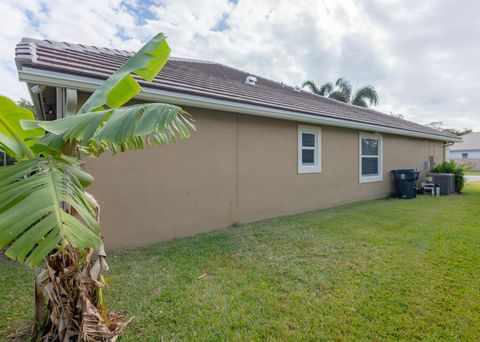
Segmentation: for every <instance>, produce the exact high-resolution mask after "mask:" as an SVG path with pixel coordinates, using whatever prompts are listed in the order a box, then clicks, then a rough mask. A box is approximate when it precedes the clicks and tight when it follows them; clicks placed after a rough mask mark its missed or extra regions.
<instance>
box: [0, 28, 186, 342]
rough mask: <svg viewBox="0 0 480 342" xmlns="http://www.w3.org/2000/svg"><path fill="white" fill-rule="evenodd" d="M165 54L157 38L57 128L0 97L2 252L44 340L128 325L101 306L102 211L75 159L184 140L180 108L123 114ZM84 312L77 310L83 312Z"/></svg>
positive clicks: (135, 108) (158, 106)
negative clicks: (16, 269)
mask: <svg viewBox="0 0 480 342" xmlns="http://www.w3.org/2000/svg"><path fill="white" fill-rule="evenodd" d="M169 55H170V48H169V46H168V44H167V42H166V40H165V36H164V35H163V34H162V33H160V34H158V35H156V36H155V37H153V38H152V39H151V40H150V41H149V42H147V44H145V46H143V47H142V48H141V49H140V50H139V51H138V52H137V53H136V54H134V55H133V56H132V57H131V58H130V59H129V60H128V61H127V62H126V63H125V64H124V65H123V66H122V67H120V69H118V70H117V71H116V72H115V73H114V74H113V75H111V76H110V77H109V78H108V79H107V80H106V81H105V82H103V84H101V85H100V86H99V87H98V88H97V89H96V90H95V92H94V93H93V94H92V95H91V96H90V97H89V98H88V100H87V101H86V102H85V103H84V104H83V106H82V107H81V108H80V109H79V110H78V113H76V114H75V115H72V116H68V117H66V118H62V119H57V120H54V121H37V120H35V117H34V114H33V113H32V112H31V111H29V110H27V109H24V108H21V107H19V106H17V105H16V104H15V103H14V102H13V101H12V100H10V99H8V98H7V97H4V96H0V151H3V152H5V153H7V154H9V155H10V156H11V157H13V158H14V159H16V163H14V164H13V165H10V166H6V167H2V168H0V249H1V248H6V249H5V255H6V256H7V257H9V258H11V259H13V260H17V261H19V262H22V263H25V264H27V265H28V266H30V267H35V266H38V265H42V268H40V271H39V273H38V275H37V277H36V288H35V291H36V308H35V319H36V330H35V332H34V337H35V338H36V339H43V340H59V341H64V340H70V339H78V340H85V341H90V340H92V341H96V340H102V341H103V340H114V339H116V337H117V336H118V335H119V334H120V333H121V332H122V331H123V329H124V328H125V326H126V324H127V323H128V321H127V322H125V320H124V318H123V316H122V315H119V314H115V313H110V312H107V311H106V310H105V308H104V306H103V293H102V291H103V288H104V287H105V283H104V279H103V277H102V275H101V273H102V272H103V271H105V270H106V269H107V265H106V262H105V252H104V249H103V242H102V238H101V230H100V223H99V218H98V213H99V207H98V204H97V202H96V201H95V199H94V198H93V196H91V195H90V194H88V193H87V192H86V191H85V189H86V188H87V187H88V186H89V185H90V184H92V182H93V181H94V179H93V177H92V176H91V175H90V174H88V173H87V171H86V170H85V169H84V166H83V163H82V160H81V159H80V156H82V157H83V156H87V157H89V156H91V157H98V156H99V155H100V154H102V153H104V152H105V151H107V150H110V151H111V152H112V153H114V154H115V153H119V152H124V151H127V150H132V149H144V148H146V147H149V146H152V145H161V144H166V143H169V142H174V141H176V140H177V139H179V138H180V139H184V138H188V137H189V136H190V132H191V130H193V129H194V126H193V124H192V122H191V119H190V117H189V115H188V113H186V112H185V111H184V110H183V109H182V108H180V107H177V106H174V105H169V104H163V103H147V104H138V105H126V104H127V103H128V101H130V100H131V99H132V98H133V97H135V95H137V94H138V93H140V92H141V91H142V88H141V86H140V84H139V83H138V81H137V79H138V78H141V79H143V80H145V81H148V82H151V81H152V80H153V79H154V78H155V76H156V75H157V74H158V72H159V71H160V70H161V69H162V68H163V67H164V65H165V63H166V62H167V60H168V57H169ZM79 303H81V305H79Z"/></svg>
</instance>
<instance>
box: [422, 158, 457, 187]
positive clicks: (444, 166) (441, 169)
mask: <svg viewBox="0 0 480 342" xmlns="http://www.w3.org/2000/svg"><path fill="white" fill-rule="evenodd" d="M430 172H433V173H453V174H454V175H455V191H457V192H461V191H462V189H463V185H464V184H465V179H464V178H463V176H464V174H465V165H459V164H457V163H455V162H454V161H453V160H449V161H444V162H443V163H440V164H437V165H435V166H434V167H433V168H432V169H431V170H430Z"/></svg>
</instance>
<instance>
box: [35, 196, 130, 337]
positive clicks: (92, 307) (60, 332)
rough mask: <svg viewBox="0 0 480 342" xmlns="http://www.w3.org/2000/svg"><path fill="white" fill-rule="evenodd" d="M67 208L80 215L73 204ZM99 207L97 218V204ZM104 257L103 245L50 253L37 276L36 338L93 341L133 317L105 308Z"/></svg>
mask: <svg viewBox="0 0 480 342" xmlns="http://www.w3.org/2000/svg"><path fill="white" fill-rule="evenodd" d="M88 195H89V194H88ZM90 196H91V195H90ZM91 198H92V200H94V198H93V196H91ZM94 201H95V200H94ZM66 210H68V211H69V212H70V213H71V214H72V215H74V216H77V217H78V215H76V212H74V210H73V208H66ZM96 211H97V220H98V219H99V217H98V216H99V207H98V205H97V210H96ZM105 259H106V253H105V250H104V247H103V245H102V247H101V248H100V249H99V250H97V251H94V250H92V249H89V250H79V249H76V248H73V247H72V246H70V245H67V246H65V248H64V249H63V251H61V252H58V253H54V254H51V255H49V257H48V260H47V261H46V262H45V265H44V267H43V269H42V270H41V271H40V272H39V273H38V274H37V276H36V278H35V327H34V332H33V337H34V340H36V341H59V342H69V341H85V342H90V341H115V340H116V339H117V338H118V336H119V335H120V334H121V333H122V332H123V330H124V329H125V327H126V326H127V324H128V323H130V320H129V321H125V320H124V315H123V314H118V313H113V312H108V311H107V310H106V308H105V305H104V301H103V298H104V296H103V291H104V289H105V282H104V279H103V276H102V273H103V272H105V271H107V270H108V264H107V262H106V260H105Z"/></svg>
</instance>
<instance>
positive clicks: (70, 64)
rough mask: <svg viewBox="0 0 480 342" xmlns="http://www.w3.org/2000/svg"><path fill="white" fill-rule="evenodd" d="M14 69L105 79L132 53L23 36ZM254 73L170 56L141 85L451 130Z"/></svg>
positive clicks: (439, 133) (403, 127)
mask: <svg viewBox="0 0 480 342" xmlns="http://www.w3.org/2000/svg"><path fill="white" fill-rule="evenodd" d="M15 52H16V57H15V60H16V63H17V68H18V69H19V70H20V69H21V68H23V67H32V68H36V69H45V70H50V71H56V72H62V73H68V74H73V75H80V76H86V77H92V78H96V79H106V78H107V77H108V76H109V75H111V74H112V73H113V72H114V71H115V70H117V69H118V68H119V67H120V66H121V65H122V64H123V63H125V62H126V61H127V59H128V58H129V57H130V56H132V54H133V52H130V51H124V50H117V49H110V48H100V47H94V46H87V45H82V44H71V43H64V42H55V41H50V40H36V39H31V38H23V39H22V41H21V42H20V43H18V44H17V47H16V49H15ZM248 75H253V74H251V73H247V72H244V71H241V70H238V69H235V68H232V67H229V66H226V65H223V64H219V63H215V62H209V61H200V60H195V59H187V58H177V57H171V58H170V60H169V61H168V62H167V64H166V65H165V67H164V68H163V69H162V70H161V71H160V73H159V74H158V76H157V77H156V78H155V79H154V80H153V82H152V83H146V82H142V81H140V80H139V81H140V83H141V84H142V86H144V87H151V88H157V89H161V90H168V91H174V92H179V93H185V94H193V95H199V96H204V97H209V98H215V99H223V100H228V101H233V102H240V103H247V104H253V105H258V106H263V107H268V108H275V109H282V110H288V111H293V112H298V113H302V114H310V115H316V116H321V117H327V118H334V119H342V120H347V121H351V122H358V123H366V124H373V125H376V126H382V127H388V128H396V129H401V130H405V131H410V132H418V133H424V134H429V135H435V136H440V137H446V138H450V139H451V138H454V137H455V136H453V135H451V134H450V133H447V132H443V131H438V130H435V129H433V128H430V127H426V126H423V125H420V124H417V123H414V122H411V121H407V120H403V119H399V118H396V117H393V116H391V115H388V114H384V113H381V112H378V111H375V110H372V109H366V108H361V107H357V106H353V105H349V104H345V103H343V102H339V101H335V100H331V99H328V98H325V97H323V96H318V95H314V94H311V93H309V92H306V91H296V90H295V89H294V88H293V87H290V86H287V85H285V84H283V83H278V82H274V81H271V80H269V79H266V78H264V77H261V76H256V75H254V76H256V77H257V83H256V85H255V86H252V85H246V84H245V83H244V82H245V78H246V77H247V76H248Z"/></svg>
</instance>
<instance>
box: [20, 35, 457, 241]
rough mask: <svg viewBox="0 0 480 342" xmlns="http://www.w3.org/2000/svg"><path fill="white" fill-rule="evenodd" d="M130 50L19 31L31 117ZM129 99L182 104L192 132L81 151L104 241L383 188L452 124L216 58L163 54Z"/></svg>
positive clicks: (440, 142)
mask: <svg viewBox="0 0 480 342" xmlns="http://www.w3.org/2000/svg"><path fill="white" fill-rule="evenodd" d="M129 56H131V53H130V52H126V51H121V50H114V49H105V48H96V47H91V46H84V45H76V44H68V43H58V42H51V41H40V40H33V39H23V40H22V42H21V43H19V44H18V45H17V48H16V62H17V67H18V73H19V77H20V80H22V81H25V82H27V85H28V89H29V90H30V92H31V95H32V100H33V102H34V104H35V106H36V109H37V115H38V116H39V118H41V119H42V118H44V119H51V118H54V117H55V114H56V117H64V116H66V115H69V113H70V112H72V111H73V109H74V108H75V107H78V106H80V105H81V104H82V103H83V102H84V101H85V99H86V98H87V96H88V94H89V93H91V92H92V91H93V90H94V89H95V88H96V87H97V86H98V85H99V84H100V83H101V82H102V80H104V79H105V78H106V77H108V76H109V75H110V74H111V73H112V72H113V71H114V70H115V69H117V68H118V67H119V66H120V65H121V64H122V63H124V62H125V61H126V60H127V59H128V57H129ZM143 86H144V89H145V91H144V92H143V93H142V94H140V95H139V96H138V97H137V99H136V101H156V102H167V103H172V104H177V105H181V106H183V107H184V108H185V109H186V110H187V111H188V112H189V113H191V115H192V116H193V118H194V120H195V124H196V126H197V131H196V132H194V134H193V136H192V138H191V139H189V140H186V141H181V142H179V143H177V144H171V145H167V146H162V147H161V148H151V149H149V150H146V151H132V152H129V153H125V154H121V155H118V156H115V157H111V156H105V157H103V158H102V160H101V161H96V160H88V161H87V163H86V164H87V165H86V166H87V170H88V171H90V172H91V173H92V174H93V175H94V176H95V178H96V182H95V185H94V186H93V187H92V189H91V192H92V193H93V194H94V195H95V196H96V197H97V199H98V200H99V202H100V204H101V206H102V213H101V222H102V225H103V227H104V228H103V232H104V234H105V239H106V243H107V247H109V248H122V247H132V246H136V245H141V244H147V243H153V242H155V241H160V240H165V239H171V238H174V237H180V236H186V235H193V234H196V233H200V232H205V231H209V230H213V229H218V228H222V227H227V226H229V225H231V224H233V223H237V222H249V221H255V220H260V219H264V218H269V217H275V216H281V215H288V214H294V213H300V212H306V211H310V210H315V209H320V208H326V207H333V206H337V205H341V204H345V203H349V202H354V201H361V200H367V199H374V198H382V197H386V196H388V195H389V194H391V193H392V191H393V180H392V177H391V174H390V170H392V169H399V168H419V169H420V170H421V172H422V174H423V173H424V171H425V168H426V167H428V165H429V164H430V163H435V162H441V161H443V160H444V159H445V155H444V153H445V145H446V144H447V143H450V142H455V141H459V138H458V137H456V136H453V135H451V134H449V133H446V132H442V131H437V130H434V129H432V128H429V127H425V126H422V125H419V124H416V123H413V122H409V121H406V120H402V119H399V118H395V117H393V116H390V115H386V114H383V113H380V112H377V111H374V110H371V109H365V108H360V107H355V106H352V105H348V104H345V103H342V102H337V101H335V100H331V99H328V98H325V97H321V96H317V95H313V94H310V93H308V92H304V91H300V90H299V89H298V88H292V87H289V86H286V85H284V84H283V83H277V82H273V81H271V80H268V79H265V78H262V77H259V76H255V77H253V75H252V74H249V73H246V72H243V71H240V70H237V69H234V68H231V67H228V66H225V65H222V64H217V63H213V62H205V61H197V60H190V59H182V58H171V59H170V61H169V62H168V63H167V65H166V66H165V68H164V69H163V70H162V71H161V72H160V74H159V75H158V76H157V78H156V79H155V80H154V82H153V83H152V84H148V83H143Z"/></svg>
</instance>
